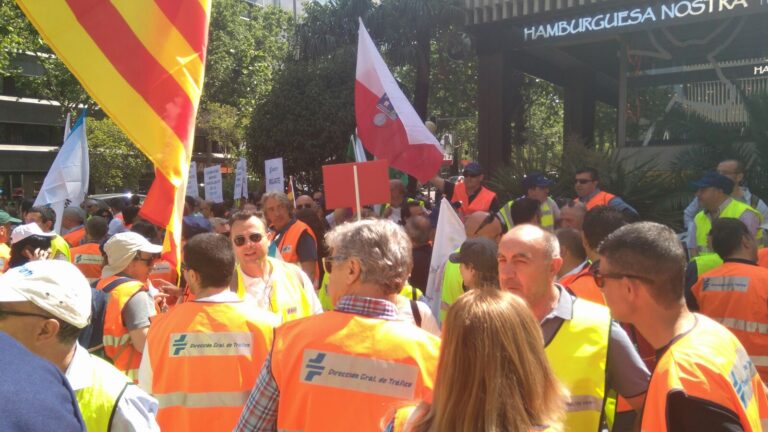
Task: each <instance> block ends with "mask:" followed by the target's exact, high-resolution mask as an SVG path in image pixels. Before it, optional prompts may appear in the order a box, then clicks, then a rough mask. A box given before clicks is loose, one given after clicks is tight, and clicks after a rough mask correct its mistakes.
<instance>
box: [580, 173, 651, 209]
mask: <svg viewBox="0 0 768 432" xmlns="http://www.w3.org/2000/svg"><path fill="white" fill-rule="evenodd" d="M574 182H575V186H574V189H576V195H577V197H576V199H575V201H581V202H583V203H584V205H586V206H587V211H589V210H592V209H593V208H594V207H597V206H609V207H615V208H617V209H619V210H620V211H622V212H625V213H629V214H631V215H633V216H637V215H638V214H637V210H635V209H634V207H632V206H631V205H629V204H627V203H626V202H624V200H623V199H621V198H619V197H617V196H616V195H614V194H612V193H608V192H605V191H602V190H600V188H599V187H598V186H599V184H600V175H599V174H598V172H597V170H596V169H595V168H589V167H587V168H581V169H579V170H577V171H576V178H575V180H574Z"/></svg>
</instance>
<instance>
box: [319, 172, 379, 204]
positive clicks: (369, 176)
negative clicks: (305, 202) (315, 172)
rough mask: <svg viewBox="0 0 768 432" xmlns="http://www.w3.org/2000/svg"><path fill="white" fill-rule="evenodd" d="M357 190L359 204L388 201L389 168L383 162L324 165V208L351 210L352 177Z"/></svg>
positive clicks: (352, 197)
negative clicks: (355, 169)
mask: <svg viewBox="0 0 768 432" xmlns="http://www.w3.org/2000/svg"><path fill="white" fill-rule="evenodd" d="M354 166H357V181H358V186H359V189H360V205H361V206H364V205H368V204H382V203H387V202H389V199H390V195H389V165H388V164H387V161H386V160H375V161H371V162H353V163H345V164H336V165H323V185H324V189H325V207H326V208H329V209H335V208H351V209H354V208H356V207H357V204H356V203H355V174H354V168H353V167H354Z"/></svg>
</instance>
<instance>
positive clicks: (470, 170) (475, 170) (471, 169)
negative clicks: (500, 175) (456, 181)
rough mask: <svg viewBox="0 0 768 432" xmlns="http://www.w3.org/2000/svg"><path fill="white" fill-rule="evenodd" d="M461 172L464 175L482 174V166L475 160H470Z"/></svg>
mask: <svg viewBox="0 0 768 432" xmlns="http://www.w3.org/2000/svg"><path fill="white" fill-rule="evenodd" d="M462 174H463V175H465V176H467V175H468V176H479V175H483V167H482V166H481V165H480V164H479V163H477V162H470V163H468V164H467V166H465V167H464V172H463V173H462Z"/></svg>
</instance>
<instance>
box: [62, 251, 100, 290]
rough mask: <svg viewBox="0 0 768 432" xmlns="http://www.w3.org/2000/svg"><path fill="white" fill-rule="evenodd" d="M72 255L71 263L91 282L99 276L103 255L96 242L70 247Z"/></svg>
mask: <svg viewBox="0 0 768 432" xmlns="http://www.w3.org/2000/svg"><path fill="white" fill-rule="evenodd" d="M69 253H70V255H72V264H74V265H75V267H77V268H78V269H79V270H80V272H81V273H82V274H83V276H85V278H86V279H88V282H89V283H93V282H95V281H97V280H99V278H100V277H101V269H102V267H104V256H103V255H101V250H100V249H99V245H98V243H86V244H84V245H82V246H76V247H73V248H72V249H70V251H69Z"/></svg>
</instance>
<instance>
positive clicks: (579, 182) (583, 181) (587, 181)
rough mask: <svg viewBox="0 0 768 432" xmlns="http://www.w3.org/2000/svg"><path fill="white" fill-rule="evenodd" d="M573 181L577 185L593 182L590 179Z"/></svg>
mask: <svg viewBox="0 0 768 432" xmlns="http://www.w3.org/2000/svg"><path fill="white" fill-rule="evenodd" d="M575 181H576V183H578V184H587V183H592V182H593V181H594V180H592V179H579V178H577V179H576V180H575Z"/></svg>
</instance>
